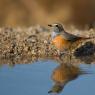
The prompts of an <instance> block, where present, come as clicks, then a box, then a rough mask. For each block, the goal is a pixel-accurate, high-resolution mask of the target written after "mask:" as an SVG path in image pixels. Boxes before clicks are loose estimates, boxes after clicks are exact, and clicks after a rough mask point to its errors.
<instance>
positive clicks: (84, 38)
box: [81, 37, 95, 40]
mask: <svg viewBox="0 0 95 95" xmlns="http://www.w3.org/2000/svg"><path fill="white" fill-rule="evenodd" d="M81 39H83V40H86V39H95V37H81Z"/></svg>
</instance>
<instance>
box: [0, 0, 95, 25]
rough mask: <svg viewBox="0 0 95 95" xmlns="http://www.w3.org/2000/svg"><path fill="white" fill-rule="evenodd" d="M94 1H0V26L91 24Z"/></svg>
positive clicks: (94, 13)
mask: <svg viewBox="0 0 95 95" xmlns="http://www.w3.org/2000/svg"><path fill="white" fill-rule="evenodd" d="M94 21H95V0H0V26H5V25H10V26H30V25H35V24H40V25H45V24H48V23H55V22H61V23H64V24H66V25H72V24H73V25H76V26H78V27H79V26H80V27H84V25H88V24H92V23H94Z"/></svg>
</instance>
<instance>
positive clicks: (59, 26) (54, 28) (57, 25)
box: [48, 23, 64, 33]
mask: <svg viewBox="0 0 95 95" xmlns="http://www.w3.org/2000/svg"><path fill="white" fill-rule="evenodd" d="M48 26H49V27H51V28H52V31H53V32H56V33H60V32H62V31H64V28H63V25H62V24H60V23H54V24H48Z"/></svg>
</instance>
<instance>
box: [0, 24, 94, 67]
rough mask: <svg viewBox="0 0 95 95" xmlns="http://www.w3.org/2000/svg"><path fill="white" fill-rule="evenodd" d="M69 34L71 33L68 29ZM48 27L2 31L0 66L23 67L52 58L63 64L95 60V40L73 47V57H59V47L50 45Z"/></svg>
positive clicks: (89, 33) (4, 29)
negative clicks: (16, 65) (18, 65)
mask: <svg viewBox="0 0 95 95" xmlns="http://www.w3.org/2000/svg"><path fill="white" fill-rule="evenodd" d="M68 31H69V30H68ZM71 31H73V32H72V33H76V35H79V34H80V35H86V36H94V35H95V32H94V30H89V31H82V32H80V31H78V30H74V29H72V30H71ZM50 33H51V32H50V31H49V29H47V28H44V27H41V26H39V25H37V26H31V27H28V28H23V27H22V28H21V27H17V28H12V27H2V28H0V60H1V61H0V64H9V65H12V66H13V65H14V64H22V63H23V64H24V63H33V62H34V61H38V60H47V59H52V60H56V61H58V62H60V63H75V64H76V63H86V64H91V63H94V61H95V44H94V43H95V41H94V39H90V40H87V41H83V42H82V43H80V44H79V43H78V44H79V45H78V46H77V45H76V44H75V45H73V47H72V48H73V50H72V52H73V53H72V54H70V55H66V54H64V55H62V56H61V57H59V56H58V54H57V50H56V48H55V47H54V46H53V45H52V44H51V43H50V41H51V36H50Z"/></svg>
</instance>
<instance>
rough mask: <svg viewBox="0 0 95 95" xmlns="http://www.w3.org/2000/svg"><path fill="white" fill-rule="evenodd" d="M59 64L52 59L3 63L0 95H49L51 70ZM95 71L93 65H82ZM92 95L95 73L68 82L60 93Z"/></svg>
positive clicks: (0, 71)
mask: <svg viewBox="0 0 95 95" xmlns="http://www.w3.org/2000/svg"><path fill="white" fill-rule="evenodd" d="M58 65H59V64H57V63H55V62H53V61H44V62H41V61H40V62H36V63H34V64H19V65H18V64H16V65H15V66H14V67H12V68H11V67H9V66H8V65H3V66H2V67H1V68H0V95H49V94H48V90H50V88H51V87H52V85H53V81H52V80H51V74H52V71H53V70H54V69H55V68H56V67H57V66H58ZM81 67H82V68H85V69H88V70H89V71H93V72H94V73H95V65H82V66H81ZM90 94H92V95H94V94H95V74H90V75H83V76H80V77H78V78H77V79H76V80H74V81H71V82H69V83H68V84H67V85H66V86H65V88H64V89H63V91H62V92H61V93H60V95H90Z"/></svg>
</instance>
